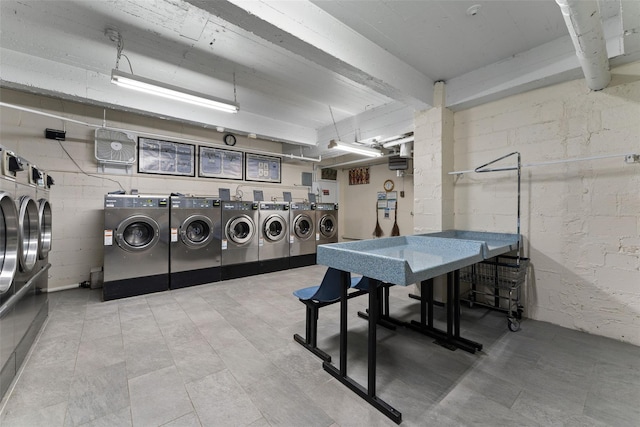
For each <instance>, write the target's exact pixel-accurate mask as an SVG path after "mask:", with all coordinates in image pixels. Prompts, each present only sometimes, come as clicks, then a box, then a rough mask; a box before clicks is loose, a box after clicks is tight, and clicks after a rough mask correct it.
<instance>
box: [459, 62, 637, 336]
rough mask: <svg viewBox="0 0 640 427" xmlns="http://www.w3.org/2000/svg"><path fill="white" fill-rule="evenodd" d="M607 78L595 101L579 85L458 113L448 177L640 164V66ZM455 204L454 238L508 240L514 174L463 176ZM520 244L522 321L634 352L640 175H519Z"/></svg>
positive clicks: (602, 171) (623, 168)
mask: <svg viewBox="0 0 640 427" xmlns="http://www.w3.org/2000/svg"><path fill="white" fill-rule="evenodd" d="M612 73H613V80H612V82H611V84H610V85H609V87H607V88H606V89H604V90H602V91H599V92H592V91H589V90H588V88H587V87H586V84H585V82H584V80H576V81H571V82H568V83H564V84H559V85H555V86H552V87H548V88H545V89H539V90H535V91H532V92H528V93H525V94H521V95H517V96H512V97H509V98H506V99H503V100H500V101H497V102H492V103H490V104H485V105H482V106H479V107H475V108H471V109H468V110H465V111H460V112H457V113H455V117H454V119H455V125H454V141H455V142H454V164H455V166H454V168H455V170H467V169H473V168H474V167H476V166H479V165H482V164H484V163H486V162H488V161H490V160H492V159H494V158H497V157H499V156H501V155H504V154H507V153H510V152H512V151H519V152H520V153H521V154H522V161H523V163H525V164H526V163H534V162H544V161H552V160H559V159H570V158H580V157H591V156H600V155H607V154H618V153H640V63H639V62H636V63H633V64H629V65H626V66H623V67H619V68H616V69H613V70H612ZM510 163H513V161H511V160H505V161H504V163H503V164H510ZM454 196H455V215H454V218H455V227H456V228H459V229H473V230H488V231H505V232H515V229H516V177H515V173H513V172H504V173H492V174H467V175H464V176H463V177H460V178H457V179H456V180H455V184H454ZM522 234H523V235H524V238H525V243H524V252H525V254H526V256H529V257H530V258H531V263H532V266H533V267H532V269H531V270H530V272H529V279H530V280H529V283H528V284H527V287H526V295H525V298H526V311H525V314H526V316H527V317H530V318H533V319H538V320H543V321H548V322H551V323H554V324H558V325H561V326H565V327H568V328H572V329H577V330H582V331H586V332H589V333H593V334H597V335H603V336H607V337H611V338H614V339H618V340H621V341H626V342H630V343H633V344H636V345H640V164H637V163H636V164H625V162H624V161H623V159H622V157H617V158H612V159H606V160H593V161H586V162H577V163H569V164H559V165H554V166H544V167H542V166H540V167H531V168H525V169H523V173H522ZM523 327H525V328H526V323H525V324H524V325H523Z"/></svg>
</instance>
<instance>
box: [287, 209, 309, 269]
mask: <svg viewBox="0 0 640 427" xmlns="http://www.w3.org/2000/svg"><path fill="white" fill-rule="evenodd" d="M315 208H316V207H315V204H314V203H295V202H294V203H291V211H290V215H291V216H290V218H291V232H290V233H289V245H290V246H289V255H290V259H289V265H290V266H291V267H292V268H295V267H303V266H306V265H313V264H315V263H316V241H315V231H316V227H315V222H316V213H315Z"/></svg>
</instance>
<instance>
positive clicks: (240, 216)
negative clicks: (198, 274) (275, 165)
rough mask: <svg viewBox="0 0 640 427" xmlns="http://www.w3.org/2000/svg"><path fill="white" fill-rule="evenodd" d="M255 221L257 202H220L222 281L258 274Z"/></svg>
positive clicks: (256, 220)
mask: <svg viewBox="0 0 640 427" xmlns="http://www.w3.org/2000/svg"><path fill="white" fill-rule="evenodd" d="M257 223H258V203H257V202H240V201H234V202H222V224H223V227H224V233H223V235H222V270H221V278H222V280H227V279H236V278H238V277H246V276H252V275H254V274H259V272H260V270H259V261H258V259H259V258H258V251H259V247H258V242H259V240H258V239H259V233H258V227H257Z"/></svg>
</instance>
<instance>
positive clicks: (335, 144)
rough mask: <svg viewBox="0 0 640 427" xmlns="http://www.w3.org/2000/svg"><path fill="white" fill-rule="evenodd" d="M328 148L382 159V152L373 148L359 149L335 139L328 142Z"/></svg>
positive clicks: (359, 147)
mask: <svg viewBox="0 0 640 427" xmlns="http://www.w3.org/2000/svg"><path fill="white" fill-rule="evenodd" d="M329 148H332V149H336V150H340V151H347V152H349V153H354V154H360V155H363V156H367V157H382V151H380V150H376V149H375V148H369V147H361V146H358V145H353V144H349V143H347V142H342V141H337V140H335V139H332V140H331V141H329Z"/></svg>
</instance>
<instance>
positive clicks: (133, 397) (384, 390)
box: [0, 266, 640, 427]
mask: <svg viewBox="0 0 640 427" xmlns="http://www.w3.org/2000/svg"><path fill="white" fill-rule="evenodd" d="M324 271H325V268H324V267H320V266H312V267H305V268H300V269H295V270H289V271H285V272H280V273H272V274H268V275H263V276H260V277H251V278H244V279H237V280H230V281H226V282H222V283H216V284H210V285H204V286H198V287H193V288H187V289H182V290H177V291H171V292H164V293H159V294H152V295H146V296H141V297H135V298H128V299H124V300H118V301H110V302H106V303H105V302H101V301H100V292H99V291H96V290H93V291H92V290H88V289H77V290H71V291H63V292H56V293H52V294H50V299H49V301H50V316H49V319H48V321H47V323H46V324H45V327H44V329H43V332H42V333H41V335H40V337H39V339H38V341H37V343H36V344H35V346H34V348H33V351H32V353H31V355H30V358H29V360H28V361H27V363H26V365H25V368H24V370H23V372H22V374H21V376H20V378H19V379H18V381H17V382H16V383H15V387H14V388H13V390H12V391H10V394H9V395H8V396H7V397H6V398H5V400H4V401H3V402H2V406H1V408H2V412H1V413H0V425H2V427H10V426H28V427H33V426H47V427H51V426H61V427H63V426H64V427H66V426H118V427H120V426H144V427H150V426H252V427H258V426H296V427H297V426H301V427H303V426H304V427H307V426H341V427H347V426H367V427H368V426H392V425H395V424H393V423H392V422H391V421H390V420H389V419H387V418H386V417H384V416H383V415H382V414H380V413H379V412H378V411H376V410H375V409H373V408H372V407H370V406H369V405H368V404H366V403H365V402H364V401H363V400H361V399H360V398H358V397H357V396H356V395H354V394H353V393H352V392H351V391H349V390H348V389H347V388H346V387H344V386H343V385H341V384H340V383H338V382H337V381H336V380H335V379H333V378H332V377H331V376H330V375H329V374H327V373H326V372H324V371H323V369H322V366H321V362H320V360H319V359H317V358H316V357H315V356H313V355H312V354H311V353H309V352H308V351H306V350H305V349H303V348H302V347H301V346H300V345H298V344H296V343H295V342H294V341H293V339H292V336H293V334H294V333H296V332H298V333H301V334H303V333H304V318H305V312H304V306H303V304H301V303H300V302H299V301H298V300H297V299H296V298H294V297H293V296H292V295H291V292H292V291H293V290H294V289H297V288H300V287H303V286H308V285H312V284H316V283H319V281H320V279H321V277H322V275H323V273H324ZM407 291H408V289H407V288H401V287H395V288H392V290H391V310H392V315H394V316H395V317H399V318H405V319H409V318H417V313H418V309H419V308H418V304H417V301H415V300H412V299H409V298H407ZM366 303H367V298H366V297H359V298H355V299H352V300H350V317H349V322H350V329H349V331H350V332H349V340H350V345H351V346H352V347H351V349H352V351H350V356H349V357H350V360H349V363H350V364H349V369H350V371H349V372H350V375H351V376H353V377H354V378H356V379H358V380H359V381H362V382H364V380H365V378H366V362H365V355H366V346H365V343H366V322H365V321H363V320H362V319H359V318H358V317H357V316H356V314H355V312H356V311H357V310H358V309H363V308H364V307H365V306H366ZM437 310H439V311H443V309H441V308H438V309H437ZM442 314H444V313H442ZM436 315H437V316H438V317H440V318H441V317H442V316H440V314H439V313H436ZM337 330H338V305H332V306H329V307H325V308H323V309H322V310H321V312H320V332H319V333H320V338H321V339H320V341H319V346H320V347H321V348H323V349H324V350H326V351H327V352H328V353H329V354H332V355H334V356H337V351H338V337H337ZM463 336H465V337H467V338H470V339H474V340H476V341H480V342H482V343H483V344H484V346H485V347H484V350H483V352H481V353H479V354H475V355H472V354H468V353H466V352H463V351H460V350H458V351H454V352H452V351H449V350H446V349H444V348H442V347H440V346H437V345H435V344H433V342H432V341H433V340H432V339H430V338H427V337H424V336H421V335H418V334H416V333H415V332H413V331H408V330H403V329H401V330H398V331H395V332H392V331H389V330H386V329H384V328H380V329H379V333H378V342H379V346H378V349H379V352H378V364H379V365H378V366H379V368H378V395H379V396H380V397H381V398H383V399H385V400H386V401H387V402H389V403H390V404H391V405H393V406H394V407H395V408H397V409H398V410H399V411H401V412H402V414H403V423H402V425H406V426H426V425H438V426H459V425H474V426H506V425H514V426H515V425H518V426H521V425H525V426H552V425H557V426H638V425H639V424H638V420H640V404H639V403H640V348H639V347H635V346H632V345H627V344H623V343H620V342H617V341H613V340H610V339H606V338H600V337H595V336H592V335H588V334H585V333H581V332H577V331H572V330H568V329H564V328H560V327H557V326H554V325H551V324H548V323H544V322H536V321H532V320H524V321H523V322H522V330H521V331H519V332H517V333H513V332H509V331H508V330H507V328H506V320H505V317H504V315H503V314H500V313H494V312H488V311H486V310H484V309H473V310H469V309H463ZM334 359H336V360H337V357H334Z"/></svg>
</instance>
